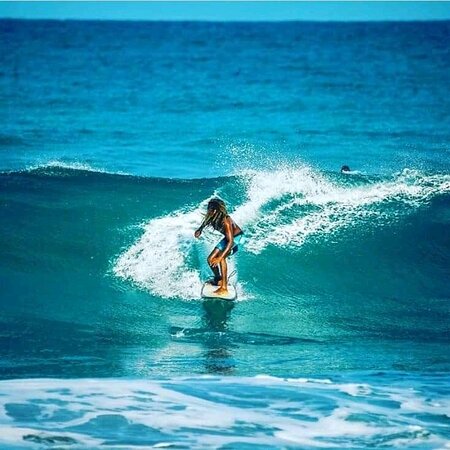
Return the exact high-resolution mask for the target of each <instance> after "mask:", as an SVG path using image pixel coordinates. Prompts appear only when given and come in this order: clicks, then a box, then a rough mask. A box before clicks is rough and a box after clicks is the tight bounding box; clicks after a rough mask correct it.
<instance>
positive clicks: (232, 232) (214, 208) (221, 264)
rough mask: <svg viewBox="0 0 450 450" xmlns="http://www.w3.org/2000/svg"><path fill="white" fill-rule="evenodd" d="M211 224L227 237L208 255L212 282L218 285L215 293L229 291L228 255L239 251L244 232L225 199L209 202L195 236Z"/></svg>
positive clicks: (197, 236)
mask: <svg viewBox="0 0 450 450" xmlns="http://www.w3.org/2000/svg"><path fill="white" fill-rule="evenodd" d="M208 226H211V227H213V228H214V229H215V230H217V231H220V232H221V233H222V234H224V235H225V237H224V238H223V239H222V240H221V241H220V242H219V243H218V244H217V245H216V246H215V247H214V250H213V251H212V252H211V253H210V255H209V256H208V265H209V267H210V268H211V270H212V271H213V273H214V280H211V284H213V285H216V286H218V289H217V290H216V291H214V293H215V294H226V293H227V292H228V279H227V257H228V256H230V255H232V254H233V253H236V252H237V251H238V245H239V244H242V243H243V239H244V232H243V231H242V230H241V228H239V226H238V225H236V223H235V222H234V220H233V219H232V218H231V217H230V216H229V215H228V212H227V208H226V206H225V203H224V202H223V200H220V198H213V199H211V200H210V201H209V202H208V208H207V210H206V214H205V217H204V219H203V222H202V223H201V225H200V227H199V228H198V229H197V230H196V231H195V233H194V236H195V237H196V238H199V237H200V236H201V234H202V231H203V229H204V228H206V227H208Z"/></svg>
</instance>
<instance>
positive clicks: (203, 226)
mask: <svg viewBox="0 0 450 450" xmlns="http://www.w3.org/2000/svg"><path fill="white" fill-rule="evenodd" d="M203 228H205V224H204V222H202V224H201V225H200V226H199V227H198V228H197V229H196V230H195V233H194V236H195V237H196V238H199V237H200V235H201V234H202V231H203Z"/></svg>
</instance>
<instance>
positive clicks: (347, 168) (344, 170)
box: [341, 166, 351, 173]
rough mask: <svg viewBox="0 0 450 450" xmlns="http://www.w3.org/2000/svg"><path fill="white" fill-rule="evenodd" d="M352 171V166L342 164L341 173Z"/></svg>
mask: <svg viewBox="0 0 450 450" xmlns="http://www.w3.org/2000/svg"><path fill="white" fill-rule="evenodd" d="M346 172H351V170H350V167H348V166H342V167H341V173H346Z"/></svg>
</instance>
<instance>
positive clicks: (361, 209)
mask: <svg viewBox="0 0 450 450" xmlns="http://www.w3.org/2000/svg"><path fill="white" fill-rule="evenodd" d="M244 177H245V178H246V179H247V185H248V189H247V195H248V199H247V201H246V202H245V203H244V204H243V205H241V206H240V207H238V208H237V209H236V211H235V213H234V215H235V216H236V219H237V220H238V221H240V222H242V223H243V224H245V225H248V227H249V228H250V230H251V231H250V232H249V233H248V240H247V243H246V244H245V248H246V249H247V250H249V251H250V252H252V253H255V254H258V253H260V252H261V251H263V250H264V249H265V248H267V246H268V245H275V246H280V247H284V246H289V247H291V248H292V247H300V246H301V245H303V244H304V243H305V242H306V241H307V240H308V239H309V238H310V237H312V236H317V235H320V236H321V237H323V236H327V237H329V236H331V235H332V234H333V233H334V232H335V231H337V230H340V229H342V228H345V227H348V226H351V225H353V224H354V223H356V222H357V221H358V220H361V219H368V218H377V219H382V221H383V223H387V222H389V221H392V220H395V219H396V218H397V217H398V215H401V214H404V213H406V212H408V211H410V210H411V209H414V208H417V207H419V206H421V205H424V204H425V203H426V202H427V201H428V200H429V199H430V198H432V197H433V196H435V195H436V194H439V193H443V192H450V176H447V175H432V176H425V175H421V174H420V173H418V172H416V171H411V170H407V169H405V170H404V171H403V172H402V173H400V174H398V175H397V177H396V178H395V179H393V180H391V181H380V182H378V183H374V184H367V185H363V186H350V187H346V186H340V185H337V184H335V183H332V182H331V181H328V180H326V179H325V178H324V177H323V176H322V175H320V174H318V173H316V172H314V171H313V170H312V169H311V168H309V167H300V168H281V169H279V170H275V171H272V172H269V171H268V172H258V173H250V172H248V173H246V174H245V175H244ZM274 200H278V201H279V203H280V204H278V205H277V206H276V207H275V208H273V209H271V210H270V209H269V211H263V209H264V207H265V206H266V205H267V204H268V203H269V202H272V201H274ZM394 201H395V202H399V203H401V204H403V205H404V206H407V208H404V209H403V210H400V209H399V208H397V209H396V211H395V213H394V212H392V211H391V212H390V213H389V215H388V214H387V213H386V211H385V210H384V209H383V208H378V209H377V208H376V207H377V206H378V205H384V204H385V203H387V202H394ZM299 206H300V207H310V209H311V211H310V212H308V213H305V214H304V215H302V216H300V217H298V216H297V217H296V214H295V212H293V213H292V214H291V216H292V217H290V218H288V219H286V212H289V211H294V209H295V207H299ZM283 214H284V215H283ZM377 222H378V223H377V225H378V226H379V224H380V221H377Z"/></svg>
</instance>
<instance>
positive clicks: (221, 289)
mask: <svg viewBox="0 0 450 450" xmlns="http://www.w3.org/2000/svg"><path fill="white" fill-rule="evenodd" d="M214 294H216V295H224V294H228V289H226V288H223V287H220V288H219V289H217V290H215V291H214Z"/></svg>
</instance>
